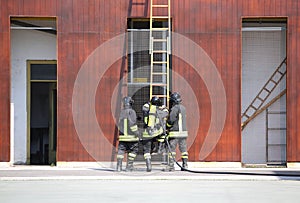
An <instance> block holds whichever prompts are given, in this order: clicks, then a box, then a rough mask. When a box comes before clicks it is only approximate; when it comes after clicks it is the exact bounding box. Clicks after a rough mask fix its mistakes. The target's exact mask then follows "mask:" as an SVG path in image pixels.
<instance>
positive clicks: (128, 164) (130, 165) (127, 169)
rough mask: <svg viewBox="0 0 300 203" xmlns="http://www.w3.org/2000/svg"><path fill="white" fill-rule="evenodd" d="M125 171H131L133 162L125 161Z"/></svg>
mask: <svg viewBox="0 0 300 203" xmlns="http://www.w3.org/2000/svg"><path fill="white" fill-rule="evenodd" d="M125 170H126V171H130V172H131V171H133V160H130V159H128V161H127V166H126V169H125Z"/></svg>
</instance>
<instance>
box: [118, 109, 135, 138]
mask: <svg viewBox="0 0 300 203" xmlns="http://www.w3.org/2000/svg"><path fill="white" fill-rule="evenodd" d="M118 127H119V132H120V134H119V141H123V142H137V141H138V140H139V138H138V137H137V136H136V134H137V131H138V126H137V125H136V113H135V111H134V110H133V109H132V108H129V107H125V108H124V109H122V111H121V113H120V118H119V126H118Z"/></svg>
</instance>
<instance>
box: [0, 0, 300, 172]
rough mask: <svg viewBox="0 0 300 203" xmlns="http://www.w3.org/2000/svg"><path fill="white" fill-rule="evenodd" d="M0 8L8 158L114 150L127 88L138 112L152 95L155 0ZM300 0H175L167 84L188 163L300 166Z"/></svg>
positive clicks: (69, 157) (0, 142)
mask: <svg viewBox="0 0 300 203" xmlns="http://www.w3.org/2000/svg"><path fill="white" fill-rule="evenodd" d="M156 2H157V4H163V0H161V1H159V0H156ZM0 9H1V12H0V15H1V20H0V41H1V43H0V44H1V49H0V50H1V51H0V64H1V73H0V77H1V81H2V82H1V83H0V86H1V88H0V104H1V105H0V108H1V114H0V162H1V163H2V164H9V163H11V164H51V163H56V164H57V165H59V164H64V163H82V162H84V163H89V162H101V163H102V162H103V163H104V162H105V163H106V162H107V163H110V162H113V161H115V147H116V146H117V135H118V130H117V128H116V120H117V115H118V111H119V110H118V109H120V108H121V104H120V98H122V97H123V96H125V95H127V94H129V95H131V96H133V97H134V99H135V100H136V101H137V102H136V104H135V106H134V108H136V109H137V112H138V111H140V109H141V104H142V103H143V102H146V101H147V96H145V95H147V93H148V89H147V79H145V77H143V76H140V75H139V74H140V73H141V72H143V71H145V67H144V66H146V65H147V63H149V59H143V57H146V58H147V57H148V56H147V54H145V53H143V52H145V51H147V49H148V47H147V45H148V42H149V41H147V40H149V39H148V38H149V36H148V35H147V32H148V30H149V27H147V26H148V25H147V24H148V22H149V18H150V0H110V1H104V0H86V1H81V0H66V1H60V0H53V1H44V0H26V1H23V0H9V1H8V0H0ZM299 10H300V2H299V1H295V0H274V1H271V0H249V1H239V0H230V1H222V0H186V1H182V0H171V23H172V50H171V52H172V57H171V61H170V64H171V65H170V67H171V70H172V74H171V76H170V86H171V91H178V92H180V93H181V96H182V98H183V103H184V104H185V105H186V107H187V115H188V128H189V135H190V137H189V139H188V147H189V159H190V161H191V162H195V163H199V162H200V163H220V164H222V163H224V164H226V163H232V164H237V165H240V164H280V165H287V166H288V167H292V166H299V165H298V163H299V162H300V139H298V134H299V130H300V129H299V126H300V125H299V122H298V120H297V118H298V115H299V114H300V111H299V110H298V109H299V107H298V106H299V105H298V104H300V97H299V93H298V92H299V91H298V90H299V88H300V83H299V77H297V75H298V74H299V73H298V72H299V71H300V70H299V68H298V66H299V64H300V58H299V57H298V55H299V54H298V47H300V40H299V36H298V34H300V33H299V32H300V29H299V28H300V25H299V23H298V22H300V13H299ZM161 12H163V11H161ZM158 21H159V22H161V24H164V20H163V19H158ZM145 22H146V23H145ZM135 26H136V27H135ZM145 26H146V27H145ZM141 31H144V32H146V34H145V36H146V37H145V36H141V37H142V38H139V36H140V35H139V33H140V32H141ZM134 36H136V38H132V40H130V37H134ZM143 37H144V38H143ZM144 40H146V43H144V42H145V41H144ZM134 46H137V47H140V46H145V47H147V48H139V49H141V50H138V52H139V53H141V54H134V52H131V51H130V50H131V49H132V48H133V47H134ZM140 55H141V56H140ZM142 59H143V60H145V61H143V62H141V61H140V60H142ZM147 61H148V62H147ZM136 64H139V65H136ZM145 64H146V65H145ZM136 66H138V67H136ZM140 67H141V69H137V68H140ZM277 67H280V70H279V72H278V71H277V72H276V70H277V69H276V68H277ZM281 68H282V69H281ZM146 70H147V69H146ZM274 73H277V74H279V76H274V77H272V76H273V74H274ZM130 76H132V77H131V79H132V80H130ZM278 77H279V79H278ZM274 78H276V79H274ZM129 81H130V82H129ZM270 81H271V82H272V81H275V82H273V83H271V82H270ZM133 82H134V83H135V84H132V83H133ZM134 85H136V86H134ZM138 85H140V86H138ZM143 85H144V86H143ZM270 85H271V86H274V88H272V87H270ZM137 86H138V88H136V87H137ZM265 87H266V88H265ZM264 88H265V91H266V92H265V93H264V94H265V96H259V93H260V91H261V90H264ZM145 92H146V93H145ZM140 97H143V99H141V100H139V99H138V98H140ZM262 97H264V98H262ZM255 99H257V100H255ZM258 100H260V102H261V105H260V104H253V105H254V106H255V107H254V108H252V113H249V114H247V116H246V118H244V119H243V118H242V116H243V115H245V112H246V110H247V108H248V107H249V106H251V104H252V103H251V102H252V101H254V103H255V102H257V101H258ZM250 114H251V115H250ZM254 114H255V115H254ZM247 119H249V120H247ZM245 121H247V122H246V123H245ZM241 125H242V128H241Z"/></svg>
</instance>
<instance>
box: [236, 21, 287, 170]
mask: <svg viewBox="0 0 300 203" xmlns="http://www.w3.org/2000/svg"><path fill="white" fill-rule="evenodd" d="M286 30H287V19H286V18H247V19H243V24H242V105H241V108H242V115H241V124H242V162H243V164H245V165H247V164H262V165H265V166H268V165H278V166H279V165H281V166H285V165H286V71H287V69H286V60H287V58H286V56H287V54H286Z"/></svg>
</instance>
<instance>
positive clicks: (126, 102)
mask: <svg viewBox="0 0 300 203" xmlns="http://www.w3.org/2000/svg"><path fill="white" fill-rule="evenodd" d="M133 103H134V100H133V99H132V98H131V97H124V98H123V104H124V106H132V104H133Z"/></svg>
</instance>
